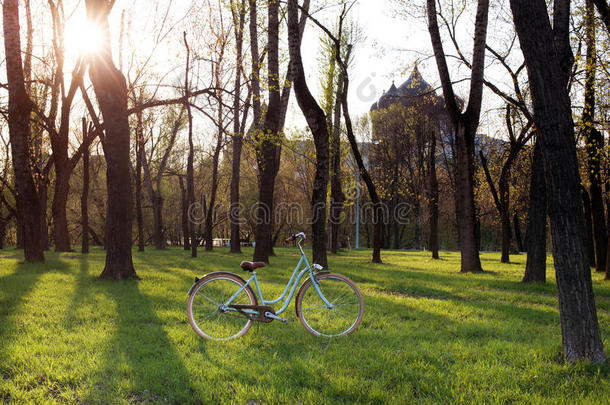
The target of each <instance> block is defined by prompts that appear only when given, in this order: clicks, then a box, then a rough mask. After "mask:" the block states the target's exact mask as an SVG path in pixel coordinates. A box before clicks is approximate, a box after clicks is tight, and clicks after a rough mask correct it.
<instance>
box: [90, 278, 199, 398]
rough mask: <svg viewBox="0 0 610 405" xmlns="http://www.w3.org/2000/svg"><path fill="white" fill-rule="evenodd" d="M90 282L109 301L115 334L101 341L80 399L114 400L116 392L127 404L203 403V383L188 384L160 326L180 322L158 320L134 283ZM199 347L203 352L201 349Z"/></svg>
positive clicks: (182, 325)
mask: <svg viewBox="0 0 610 405" xmlns="http://www.w3.org/2000/svg"><path fill="white" fill-rule="evenodd" d="M95 284H96V288H99V289H100V290H101V291H102V292H103V293H104V294H105V295H107V296H108V297H111V298H112V299H113V300H114V302H115V304H116V311H117V313H116V319H115V324H114V325H112V326H113V327H114V332H113V333H114V335H113V337H112V338H111V339H110V340H109V341H107V342H105V343H104V346H106V353H105V355H104V357H103V359H102V362H101V364H100V366H99V368H98V370H97V371H96V372H95V375H94V379H95V380H96V383H95V384H94V385H93V386H92V387H91V390H90V392H89V393H88V397H87V398H86V401H85V402H90V401H93V400H102V401H103V402H105V401H108V402H114V401H116V399H117V396H119V397H120V398H121V400H123V401H127V402H130V403H131V402H153V403H155V402H169V403H204V401H203V400H202V399H201V398H203V396H202V394H203V392H202V391H201V389H202V388H203V387H202V388H196V387H195V386H193V384H192V381H191V376H190V375H189V373H188V371H187V369H186V366H185V364H184V363H183V360H182V359H181V357H180V355H179V353H178V352H177V351H176V349H175V348H174V346H173V343H172V341H171V339H170V338H169V336H168V334H167V332H166V330H165V329H164V326H168V323H172V322H178V323H180V326H181V327H184V320H183V319H170V320H169V321H166V322H165V323H163V322H162V321H161V319H159V317H158V315H157V313H156V311H155V307H156V306H155V305H153V302H152V300H151V299H150V298H149V297H148V296H147V295H146V294H144V293H142V292H141V290H140V287H139V285H138V282H137V281H121V282H113V281H96V282H95ZM165 301H168V300H165ZM169 305H176V303H175V302H174V303H169ZM112 326H111V327H112ZM170 326H171V325H170ZM201 350H202V352H203V353H204V354H205V348H203V347H201Z"/></svg>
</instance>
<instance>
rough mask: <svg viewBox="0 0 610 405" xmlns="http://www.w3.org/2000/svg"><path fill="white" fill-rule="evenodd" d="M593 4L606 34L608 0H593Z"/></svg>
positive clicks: (609, 12) (609, 16) (609, 20)
mask: <svg viewBox="0 0 610 405" xmlns="http://www.w3.org/2000/svg"><path fill="white" fill-rule="evenodd" d="M593 3H595V7H596V8H597V11H598V12H599V16H600V17H601V19H602V21H603V22H604V24H605V25H606V28H607V29H608V32H610V6H608V0H593Z"/></svg>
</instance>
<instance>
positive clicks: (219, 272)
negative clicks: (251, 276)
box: [188, 271, 250, 297]
mask: <svg viewBox="0 0 610 405" xmlns="http://www.w3.org/2000/svg"><path fill="white" fill-rule="evenodd" d="M217 274H228V275H231V276H233V277H237V278H238V279H240V280H241V281H243V282H244V284H246V280H244V279H243V278H242V277H241V276H239V275H238V274H235V273H231V272H230V271H215V272H213V273H208V274H206V275H204V276H203V277H201V278H199V277H195V282H194V283H193V285H192V286H191V288H190V289H189V292H188V296H189V297H190V296H191V294H192V293H193V290H194V289H195V287H196V286H197V283H199V282H200V281H201V280H203V279H205V278H206V277H209V276H215V275H217ZM248 287H250V286H248Z"/></svg>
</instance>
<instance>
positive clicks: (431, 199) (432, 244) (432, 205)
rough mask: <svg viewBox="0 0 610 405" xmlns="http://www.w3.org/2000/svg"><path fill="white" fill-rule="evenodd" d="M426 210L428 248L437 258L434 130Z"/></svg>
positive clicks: (436, 180)
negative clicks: (428, 221)
mask: <svg viewBox="0 0 610 405" xmlns="http://www.w3.org/2000/svg"><path fill="white" fill-rule="evenodd" d="M428 187H429V188H428V190H429V195H428V210H429V211H430V239H429V241H428V248H429V249H430V252H432V258H433V259H438V178H437V176H436V132H434V131H432V132H431V137H430V150H429V152H428Z"/></svg>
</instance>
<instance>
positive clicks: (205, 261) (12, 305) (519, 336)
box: [0, 249, 610, 404]
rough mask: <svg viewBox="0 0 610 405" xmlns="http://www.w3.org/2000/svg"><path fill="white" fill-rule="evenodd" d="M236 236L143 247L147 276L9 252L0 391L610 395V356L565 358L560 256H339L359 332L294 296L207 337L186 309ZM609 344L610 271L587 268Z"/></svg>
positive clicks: (449, 399)
mask: <svg viewBox="0 0 610 405" xmlns="http://www.w3.org/2000/svg"><path fill="white" fill-rule="evenodd" d="M246 253H247V254H246V255H244V256H242V257H240V256H235V255H230V254H229V253H228V252H227V250H224V249H222V250H218V251H215V252H213V253H203V252H201V253H200V258H198V259H195V260H193V259H190V258H189V257H188V256H187V254H185V252H184V251H182V250H180V249H167V250H165V251H162V252H159V251H154V250H153V249H148V250H147V252H146V253H145V254H141V253H134V260H135V264H136V268H137V271H138V274H139V275H140V276H141V277H142V280H141V281H139V282H132V281H127V282H106V281H97V280H96V279H95V277H96V276H97V275H99V273H100V272H101V270H102V268H103V264H104V253H103V252H102V251H100V250H96V251H94V252H93V253H92V254H90V255H89V256H83V255H80V254H78V253H68V254H60V255H56V254H52V253H49V254H47V258H48V261H47V263H46V264H45V265H31V264H24V263H22V262H20V260H21V258H22V253H21V252H18V251H14V250H7V251H3V252H1V253H0V402H18V403H22V402H26V401H30V402H36V403H40V402H51V403H52V402H61V401H63V402H68V403H74V402H81V403H121V402H123V403H134V402H145V403H148V402H151V403H156V402H170V403H187V402H193V403H210V404H216V403H236V404H247V403H253V402H252V401H254V403H257V404H261V403H312V404H322V403H388V404H396V403H409V402H417V403H549V404H561V403H565V404H573V403H591V404H602V403H609V402H610V367H608V366H593V365H587V364H580V365H575V366H567V365H565V364H563V362H562V356H561V335H560V328H559V316H558V311H557V297H556V287H555V285H554V277H553V271H552V266H551V265H549V276H550V277H549V281H548V283H547V284H545V285H522V284H520V283H519V281H520V279H521V277H522V272H523V269H524V263H525V256H523V255H522V256H513V257H512V258H513V260H514V263H513V264H500V263H499V257H500V256H499V254H483V255H482V262H483V267H484V268H485V270H486V271H487V272H486V273H483V274H466V275H464V274H459V273H458V268H459V255H458V254H457V253H441V257H442V260H440V261H433V260H431V259H429V258H428V254H427V253H422V252H383V259H384V261H385V263H384V264H381V265H373V264H371V263H370V262H369V254H370V252H367V251H362V252H343V253H341V254H340V255H338V256H331V257H330V266H331V267H332V270H334V271H337V272H340V273H344V274H345V275H347V276H348V277H350V278H352V279H353V280H354V281H355V282H356V283H357V284H358V285H359V287H360V289H361V290H362V292H363V294H364V296H365V316H364V320H363V322H362V324H361V325H360V327H359V329H358V330H357V331H356V332H355V333H354V334H353V335H351V336H348V337H346V338H343V339H338V340H333V341H328V340H323V339H318V338H315V337H313V336H311V335H309V334H308V333H307V332H306V331H305V329H303V328H302V327H301V325H300V323H299V322H298V319H297V318H296V316H295V313H294V307H293V306H292V305H291V307H290V308H289V310H287V312H286V316H287V318H288V320H289V322H288V324H287V325H283V324H281V323H279V322H274V323H271V324H263V325H260V326H259V327H257V326H256V325H255V326H254V327H253V328H252V329H251V330H250V332H249V333H248V334H247V335H246V336H245V337H243V338H241V339H238V340H235V341H232V342H229V343H216V342H207V341H204V340H201V339H199V338H198V337H197V335H196V334H195V333H194V332H193V331H192V330H191V328H190V326H189V324H188V321H187V317H186V292H187V291H188V289H189V287H190V286H191V283H192V281H193V279H194V276H196V275H198V276H201V275H202V274H205V273H208V272H211V271H217V270H229V271H234V272H237V273H238V274H243V272H242V271H241V270H240V269H239V267H238V263H239V261H240V260H242V259H244V258H246V257H250V256H251V253H252V252H251V251H247V252H246ZM278 254H279V255H278V256H277V257H274V258H273V264H272V265H271V266H270V267H268V268H265V269H262V270H261V271H259V278H260V281H261V283H262V288H263V291H264V292H265V293H267V294H268V295H269V296H271V295H273V296H276V295H279V294H280V293H281V292H282V290H283V287H284V283H285V281H286V280H287V278H288V277H289V275H290V273H291V271H292V269H293V266H294V265H295V264H296V261H297V259H298V256H297V253H296V251H295V250H294V249H278ZM593 277H594V287H595V292H596V299H597V308H598V317H599V321H600V325H601V329H602V336H603V337H604V343H605V345H606V348H607V351H608V352H609V353H610V344H609V343H608V339H607V338H608V336H609V335H610V325H609V321H610V312H609V311H610V283H607V282H603V281H602V280H601V279H602V277H601V275H599V274H593Z"/></svg>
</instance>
